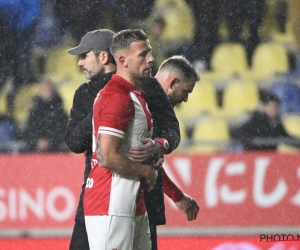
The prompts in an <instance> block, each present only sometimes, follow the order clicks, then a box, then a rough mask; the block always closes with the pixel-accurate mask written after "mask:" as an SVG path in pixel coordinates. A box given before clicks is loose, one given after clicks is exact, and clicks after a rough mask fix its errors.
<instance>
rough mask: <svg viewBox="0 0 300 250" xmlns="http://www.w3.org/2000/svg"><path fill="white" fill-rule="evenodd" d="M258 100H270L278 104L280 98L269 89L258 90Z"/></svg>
mask: <svg viewBox="0 0 300 250" xmlns="http://www.w3.org/2000/svg"><path fill="white" fill-rule="evenodd" d="M260 101H261V103H262V104H268V103H270V102H276V103H277V104H278V105H279V104H280V99H279V98H278V97H277V96H276V95H274V94H273V93H270V92H269V91H261V92H260Z"/></svg>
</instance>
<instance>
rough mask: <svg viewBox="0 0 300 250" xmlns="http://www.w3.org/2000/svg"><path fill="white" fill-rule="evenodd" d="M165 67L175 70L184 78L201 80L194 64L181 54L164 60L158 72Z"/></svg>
mask: <svg viewBox="0 0 300 250" xmlns="http://www.w3.org/2000/svg"><path fill="white" fill-rule="evenodd" d="M165 69H167V70H172V71H175V72H176V73H177V74H178V76H179V77H180V78H183V79H195V81H198V80H200V76H199V75H198V73H197V72H196V70H195V68H194V67H193V66H192V64H191V63H190V62H189V61H188V60H187V59H186V58H185V57H184V56H181V55H176V56H172V57H170V58H168V59H166V60H165V61H163V63H162V64H161V65H160V67H159V69H158V72H159V71H161V70H165Z"/></svg>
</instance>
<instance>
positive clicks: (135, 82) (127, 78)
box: [116, 69, 140, 87]
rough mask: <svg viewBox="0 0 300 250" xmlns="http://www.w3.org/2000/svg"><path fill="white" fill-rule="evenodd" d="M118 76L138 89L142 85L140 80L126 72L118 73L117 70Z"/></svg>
mask: <svg viewBox="0 0 300 250" xmlns="http://www.w3.org/2000/svg"><path fill="white" fill-rule="evenodd" d="M116 75H118V76H120V77H122V78H123V79H125V80H126V81H127V82H129V83H130V84H131V85H133V86H135V87H138V86H139V85H140V81H139V80H136V79H134V78H133V77H131V76H130V75H129V74H126V72H121V71H118V69H117V72H116Z"/></svg>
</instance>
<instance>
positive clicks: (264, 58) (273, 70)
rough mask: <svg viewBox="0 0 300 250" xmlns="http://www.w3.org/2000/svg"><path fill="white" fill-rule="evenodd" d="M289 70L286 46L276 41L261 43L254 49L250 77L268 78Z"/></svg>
mask: <svg viewBox="0 0 300 250" xmlns="http://www.w3.org/2000/svg"><path fill="white" fill-rule="evenodd" d="M288 70H289V63H288V55H287V51H286V49H285V47H284V46H283V45H280V44H275V43H262V44H259V45H258V46H257V48H256V50H255V51H254V54H253V59H252V69H251V71H250V72H249V74H250V78H252V79H254V80H258V81H263V80H267V79H269V78H271V77H274V76H276V75H279V74H283V73H286V72H287V71H288Z"/></svg>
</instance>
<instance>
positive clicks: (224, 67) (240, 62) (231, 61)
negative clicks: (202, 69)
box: [211, 43, 248, 78]
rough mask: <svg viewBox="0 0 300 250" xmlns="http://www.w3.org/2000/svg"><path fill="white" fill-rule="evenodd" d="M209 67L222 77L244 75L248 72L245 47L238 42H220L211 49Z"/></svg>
mask: <svg viewBox="0 0 300 250" xmlns="http://www.w3.org/2000/svg"><path fill="white" fill-rule="evenodd" d="M211 67H212V70H213V71H214V72H215V73H217V74H218V75H221V76H223V77H224V78H226V77H230V76H235V75H237V76H243V75H245V74H246V73H247V72H248V63H247V55H246V50H245V47H244V46H243V45H242V44H239V43H224V44H220V45H219V46H217V47H216V48H215V50H214V51H213V54H212V58H211Z"/></svg>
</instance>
